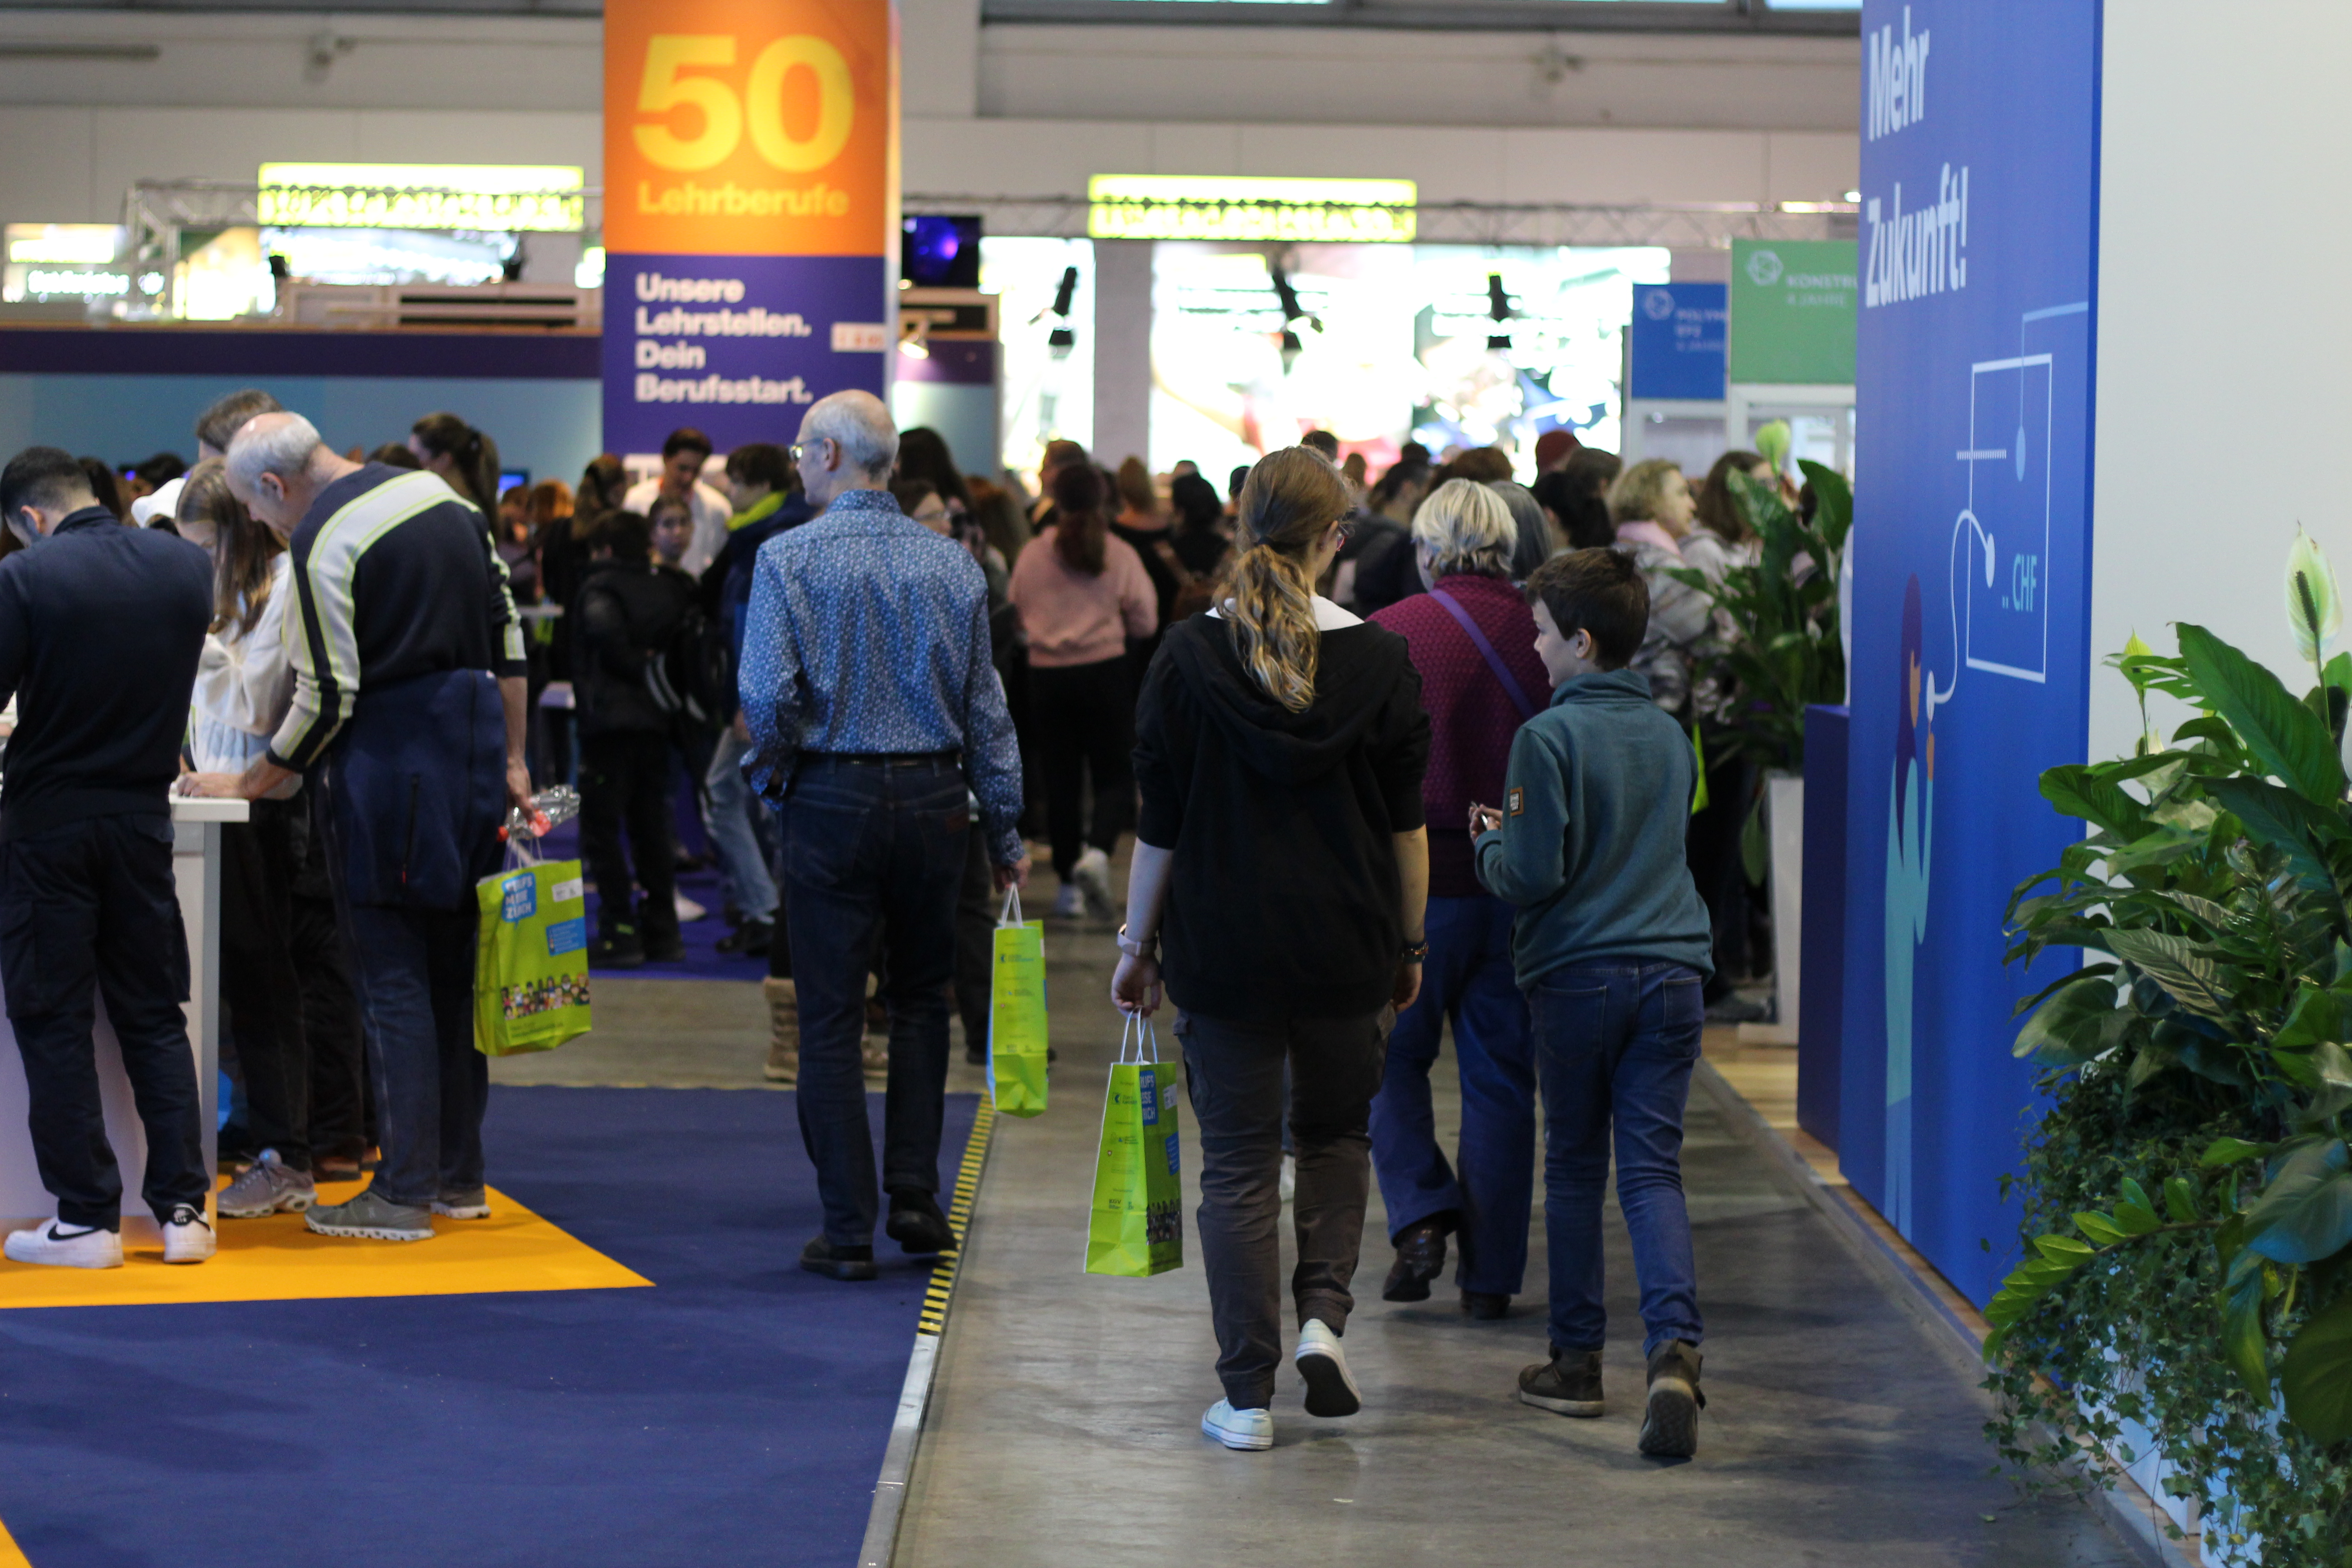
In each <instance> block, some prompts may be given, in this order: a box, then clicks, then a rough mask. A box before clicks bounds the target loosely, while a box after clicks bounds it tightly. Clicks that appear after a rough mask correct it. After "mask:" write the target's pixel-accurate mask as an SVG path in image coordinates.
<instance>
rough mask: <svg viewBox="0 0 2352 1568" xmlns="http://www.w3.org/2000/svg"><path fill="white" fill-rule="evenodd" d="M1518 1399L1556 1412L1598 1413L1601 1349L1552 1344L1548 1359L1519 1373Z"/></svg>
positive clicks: (1560, 1413) (1520, 1401)
mask: <svg viewBox="0 0 2352 1568" xmlns="http://www.w3.org/2000/svg"><path fill="white" fill-rule="evenodd" d="M1519 1403H1520V1404H1522V1405H1534V1406H1535V1407H1536V1408H1537V1409H1538V1410H1549V1411H1551V1412H1552V1413H1553V1414H1555V1415H1600V1414H1601V1352H1599V1351H1564V1350H1562V1349H1560V1348H1559V1346H1558V1345H1554V1346H1552V1347H1551V1360H1549V1361H1545V1362H1538V1363H1536V1364H1535V1365H1533V1366H1531V1367H1528V1369H1526V1370H1525V1371H1524V1372H1522V1373H1519Z"/></svg>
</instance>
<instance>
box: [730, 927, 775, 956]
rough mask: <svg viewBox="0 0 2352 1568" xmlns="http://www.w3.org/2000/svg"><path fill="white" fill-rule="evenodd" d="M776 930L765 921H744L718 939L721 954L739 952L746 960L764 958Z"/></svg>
mask: <svg viewBox="0 0 2352 1568" xmlns="http://www.w3.org/2000/svg"><path fill="white" fill-rule="evenodd" d="M775 935H776V928H775V927H774V926H772V925H771V924H769V923H768V922H767V921H744V922H743V923H742V924H741V925H739V926H737V927H736V928H735V929H734V930H733V931H730V932H728V933H727V934H726V935H725V936H722V937H720V938H719V942H718V948H719V952H740V953H741V954H743V955H744V956H745V957H747V958H765V957H767V956H768V944H769V943H770V942H773V941H774V940H775Z"/></svg>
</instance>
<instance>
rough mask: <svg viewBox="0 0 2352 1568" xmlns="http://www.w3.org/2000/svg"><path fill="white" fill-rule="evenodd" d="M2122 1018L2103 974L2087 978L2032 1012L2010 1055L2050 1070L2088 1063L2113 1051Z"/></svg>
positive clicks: (2111, 989) (2110, 982)
mask: <svg viewBox="0 0 2352 1568" xmlns="http://www.w3.org/2000/svg"><path fill="white" fill-rule="evenodd" d="M2123 1017H2124V1015H2123V1014H2122V1013H2120V1012H2119V1011H2118V1009H2117V1007H2116V987H2115V983H2114V982H2113V981H2111V980H2109V979H2108V978H2107V977H2106V976H2105V975H2104V974H2095V975H2089V976H2086V977H2084V978H2082V979H2078V980H2076V981H2074V982H2073V983H2072V984H2068V985H2067V986H2065V987H2064V988H2063V990H2060V991H2058V992H2056V993H2055V994H2053V995H2052V996H2051V997H2050V999H2049V1000H2048V1001H2046V1002H2044V1003H2042V1005H2041V1006H2039V1007H2037V1008H2035V1009H2034V1011H2033V1016H2032V1017H2030V1018H2028V1019H2026V1020H2025V1026H2024V1027H2023V1028H2021V1029H2020V1030H2018V1032H2017V1044H2016V1046H2015V1047H2012V1052H2013V1054H2015V1055H2017V1056H2021V1057H2025V1056H2030V1057H2032V1058H2034V1059H2035V1060H2036V1061H2040V1062H2043V1063H2046V1064H2047V1065H2049V1066H2052V1067H2072V1066H2074V1064H2076V1063H2078V1062H2086V1061H2090V1060H2093V1059H2094V1058H2098V1057H2102V1056H2105V1054H2106V1053H2107V1052H2108V1051H2109V1050H2111V1049H2112V1048H2114V1046H2115V1044H2116V1039H2117V1038H2118V1037H2119V1026H2120V1024H2121V1022H2122V1020H2123Z"/></svg>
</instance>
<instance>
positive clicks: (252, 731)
mask: <svg viewBox="0 0 2352 1568" xmlns="http://www.w3.org/2000/svg"><path fill="white" fill-rule="evenodd" d="M176 521H177V522H178V524H179V531H180V535H181V537H182V538H184V539H186V540H188V541H190V542H193V543H195V544H200V545H202V546H204V548H205V550H207V551H208V552H211V554H212V558H213V584H214V588H213V604H214V609H213V626H212V634H211V635H210V636H209V637H205V651H204V655H203V657H202V658H201V659H200V660H199V661H198V663H197V666H196V685H195V692H194V702H193V706H194V713H193V714H192V715H191V722H190V724H189V729H188V733H189V740H190V751H191V752H192V753H193V755H194V759H195V768H196V771H197V772H198V773H221V774H230V775H234V774H238V773H244V772H245V770H246V768H247V766H248V765H249V764H250V763H252V762H253V760H254V759H255V758H256V757H258V756H260V755H261V754H262V752H265V751H267V750H268V746H269V737H270V736H271V735H272V734H274V733H276V732H277V730H278V725H279V724H280V723H281V722H283V721H284V720H285V718H286V711H287V710H288V709H289V708H290V707H292V706H293V702H294V667H293V666H292V665H291V664H290V663H289V662H288V660H287V655H286V644H285V640H284V637H283V633H284V630H285V626H286V603H287V601H288V600H289V598H291V597H292V596H293V592H294V590H293V589H292V588H291V587H290V586H289V585H288V582H287V579H288V576H289V572H290V558H289V556H288V555H287V553H286V551H285V548H284V546H283V544H282V543H281V542H279V540H278V537H277V535H275V534H273V533H271V532H270V531H269V530H268V529H267V528H265V527H263V526H262V525H261V524H260V523H258V522H257V521H254V520H253V517H252V516H251V514H249V513H248V512H247V510H245V508H244V507H243V506H242V505H240V504H239V503H238V501H237V500H236V497H235V496H233V495H231V494H229V489H228V479H227V474H226V470H225V469H224V468H223V467H222V465H221V460H220V459H219V458H208V459H206V460H205V462H203V463H200V464H198V465H197V467H196V469H195V471H194V473H192V474H190V475H189V476H188V480H187V483H186V485H185V486H184V487H183V488H182V489H181V491H180V500H179V507H178V515H177V520H176ZM299 787H300V781H299V779H289V780H288V781H287V783H286V784H285V785H284V786H283V788H284V792H285V793H284V795H279V796H278V797H277V798H274V799H265V800H257V801H255V802H254V803H253V812H252V816H251V818H250V819H249V820H248V821H246V822H242V823H230V824H228V825H226V826H224V827H223V828H222V829H221V908H220V914H221V924H220V930H221V952H220V965H221V967H220V979H221V994H222V995H223V996H224V997H225V998H226V1000H227V1002H228V1005H229V1011H230V1013H231V1014H232V1015H234V1016H235V1019H236V1055H237V1062H238V1066H239V1068H240V1070H241V1074H242V1077H243V1080H244V1085H245V1103H246V1115H247V1124H248V1131H249V1134H250V1136H251V1139H252V1145H251V1146H252V1147H253V1148H254V1149H256V1150H257V1157H256V1158H255V1160H254V1163H252V1164H251V1165H250V1166H248V1167H247V1169H246V1170H245V1171H244V1172H243V1173H241V1174H240V1175H239V1176H238V1177H237V1179H236V1181H234V1182H232V1183H231V1184H229V1187H228V1190H227V1191H226V1192H224V1193H223V1194H221V1195H220V1213H221V1215H222V1217H223V1218H225V1219H257V1218H259V1217H260V1216H262V1215H271V1214H277V1213H278V1212H279V1211H280V1210H283V1211H285V1212H287V1213H289V1214H293V1213H299V1212H300V1211H301V1210H303V1209H307V1208H309V1207H310V1205H312V1204H313V1203H315V1202H317V1201H318V1188H317V1186H316V1185H315V1184H314V1183H313V1181H312V1177H311V1160H310V1050H309V1047H308V1045H307V1044H306V1042H305V1037H304V1036H303V1033H302V985H301V977H300V975H299V973H298V971H297V970H296V967H295V952H294V877H295V872H296V868H297V867H298V865H299V861H300V859H301V858H302V843H301V839H302V835H303V833H304V830H305V828H306V826H307V824H306V823H305V822H304V820H303V803H302V802H300V801H297V800H293V799H290V798H289V797H290V796H291V795H293V794H294V792H295V791H296V790H297V789H299ZM306 956H308V955H306Z"/></svg>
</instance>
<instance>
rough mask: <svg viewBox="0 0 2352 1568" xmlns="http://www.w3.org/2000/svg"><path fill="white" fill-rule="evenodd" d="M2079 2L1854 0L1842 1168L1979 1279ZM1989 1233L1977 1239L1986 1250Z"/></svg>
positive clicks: (2044, 535)
mask: <svg viewBox="0 0 2352 1568" xmlns="http://www.w3.org/2000/svg"><path fill="white" fill-rule="evenodd" d="M2098 16H2099V7H2098V5H2097V0H1965V3H1963V0H1909V3H1908V4H1905V3H1903V0H1868V4H1867V5H1865V7H1864V13H1863V41H1864V103H1863V122H1862V131H1863V143H1862V196H1863V212H1862V227H1861V236H1860V239H1861V253H1862V254H1861V259H1862V292H1863V300H1862V312H1861V324H1860V338H1859V350H1858V363H1857V367H1856V390H1857V404H1858V415H1859V419H1860V421H1861V423H1862V426H1863V428H1864V430H1865V431H1867V432H1868V434H1867V437H1866V439H1867V440H1868V443H1869V458H1868V462H1867V469H1866V472H1865V474H1864V478H1863V480H1862V482H1861V483H1860V484H1859V485H1858V486H1857V487H1856V493H1855V501H1854V505H1855V517H1854V530H1853V537H1854V551H1855V554H1854V557H1853V560H1854V569H1855V581H1854V593H1853V675H1852V682H1851V687H1850V689H1849V693H1848V699H1849V702H1850V704H1851V707H1852V710H1853V725H1852V736H1851V742H1850V744H1851V751H1850V760H1849V772H1848V799H1849V801H1850V803H1851V816H1850V823H1851V826H1850V827H1849V830H1848V831H1849V839H1848V853H1847V861H1846V889H1847V911H1848V915H1847V927H1846V932H1847V935H1846V942H1847V952H1846V965H1845V995H1844V1000H1845V1008H1844V1013H1845V1016H1844V1025H1845V1049H1844V1058H1843V1093H1842V1096H1841V1104H1840V1128H1839V1131H1840V1137H1839V1144H1838V1154H1839V1163H1840V1165H1841V1167H1842V1168H1843V1171H1844V1173H1846V1175H1847V1176H1848V1177H1849V1178H1850V1179H1851V1180H1852V1181H1853V1184H1854V1185H1855V1187H1856V1188H1857V1189H1858V1190H1860V1192H1861V1193H1862V1194H1863V1195H1864V1196H1865V1197H1867V1198H1868V1199H1869V1200H1870V1201H1871V1203H1873V1204H1874V1205H1876V1206H1877V1207H1878V1209H1879V1210H1880V1211H1881V1212H1882V1213H1883V1214H1885V1215H1886V1217H1887V1218H1888V1220H1889V1221H1891V1222H1892V1223H1893V1224H1894V1226H1895V1228H1896V1229H1898V1230H1900V1231H1901V1232H1902V1233H1903V1234H1904V1235H1905V1236H1906V1237H1908V1238H1910V1240H1911V1241H1912V1243H1913V1244H1914V1245H1915V1246H1916V1247H1918V1248H1919V1249H1920V1251H1922V1252H1923V1253H1925V1254H1926V1255H1927V1258H1929V1259H1930V1260H1931V1261H1932V1262H1934V1263H1935V1265H1936V1266H1937V1268H1939V1269H1941V1270H1942V1271H1943V1273H1944V1274H1945V1275H1946V1277H1947V1278H1948V1279H1951V1280H1952V1281H1953V1283H1954V1284H1956V1285H1958V1287H1959V1288H1960V1289H1962V1290H1964V1291H1965V1292H1967V1293H1968V1295H1969V1296H1970V1297H1971V1298H1972V1299H1974V1300H1977V1301H1979V1302H1982V1301H1984V1300H1987V1299H1988V1298H1989V1297H1990V1295H1991V1293H1992V1291H1993V1290H1994V1289H1996V1288H1997V1286H1998V1284H1999V1281H2000V1277H2001V1275H2002V1273H2003V1272H2004V1271H2005V1270H2006V1269H2007V1268H2009V1267H2010V1266H2011V1259H2012V1258H2013V1255H2014V1252H2015V1248H2016V1243H2017V1215H2016V1210H2015V1208H2014V1207H2013V1206H2009V1205H2004V1204H2003V1203H2002V1201H2001V1198H2000V1177H2001V1176H2002V1175H2003V1174H2004V1173H2008V1172H2011V1171H2013V1170H2014V1169H2015V1168H2016V1167H2017V1164H2018V1163H2019V1158H2020V1151H2021V1135H2022V1133H2023V1132H2024V1131H2025V1130H2026V1127H2027V1125H2028V1121H2027V1115H2028V1113H2029V1110H2030V1106H2031V1102H2032V1100H2033V1090H2032V1072H2031V1071H2030V1070H2029V1068H2027V1067H2025V1066H2024V1065H2022V1064H2020V1063H2019V1062H2017V1061H2015V1060H2014V1059H2012V1058H2011V1053H2010V1043H2011V1040H2012V1039H2013V1038H2014V1037H2015V1034H2016V1029H2017V1024H2016V1021H2015V1020H2014V1019H2013V1018H2012V1017H2011V1009H2012V1008H2013V1006H2014V1005H2015V1003H2016V1001H2017V999H2018V998H2019V997H2021V996H2022V995H2026V994H2031V993H2032V991H2034V990H2036V989H2039V988H2040V986H2041V985H2042V984H2043V983H2045V982H2046V981H2048V980H2049V979H2050V978H2051V976H2052V973H2054V965H2055V963H2057V962H2058V961H2057V960H2054V959H2048V960H2044V961H2043V962H2042V963H2040V964H2038V965H2036V966H2035V968H2034V971H2033V972H2032V973H2024V972H2022V971H2019V970H2012V969H2007V968H2004V967H2003V965H2002V962H2001V960H2002V955H2003V952H2004V947H2005V942H2004V939H2003V934H2002V912H2003V910H2004V909H2005V908H2006V906H2007V904H2008V901H2009V898H2010V894H2011V889H2013V888H2014V886H2015V885H2016V884H2017V883H2018V882H2020V881H2021V880H2023V879H2025V878H2027V877H2029V876H2032V875H2033V874H2034V873H2036V872H2038V871H2041V870H2042V869H2043V868H2047V867H2050V866H2053V865H2055V864H2056V863H2057V859H2058V855H2059V852H2060V851H2061V850H2062V849H2063V847H2065V845H2066V844H2067V843H2069V842H2070V841H2072V840H2073V839H2074V837H2076V828H2075V825H2074V824H2072V823H2070V822H2068V821H2066V820H2065V819H2063V818H2062V817H2061V816H2058V815H2057V814H2056V813H2055V812H2053V810H2052V809H2051V807H2050V805H2049V804H2048V803H2047V802H2046V801H2044V800H2042V797H2041V795H2040V793H2039V790H2038V787H2037V779H2038V774H2039V773H2040V772H2041V770H2042V769H2043V768H2046V767H2050V766H2053V765H2054V764H2056V763H2070V762H2080V761H2082V760H2083V753H2084V744H2085V723H2086V721H2085V713H2086V703H2087V700H2088V696H2087V691H2088V680H2089V669H2090V649H2089V647H2088V637H2089V616H2090V582H2089V567H2090V533H2089V528H2088V517H2089V500H2090V475H2091V468H2090V440H2091V394H2092V362H2091V345H2092V342H2093V327H2094V324H2095V299H2094V295H2093V274H2094V269H2093V255H2094V238H2095V226H2096V216H2095V214H2096V205H2095V203H2096V193H2097V185H2096V178H2097V159H2096V148H2097V109H2098V42H2097V39H2098ZM1988 1241H1989V1242H1990V1244H1991V1245H1990V1251H1988V1250H1986V1248H1985V1247H1984V1246H1983V1245H1982V1244H1983V1243H1985V1242H1988Z"/></svg>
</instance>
